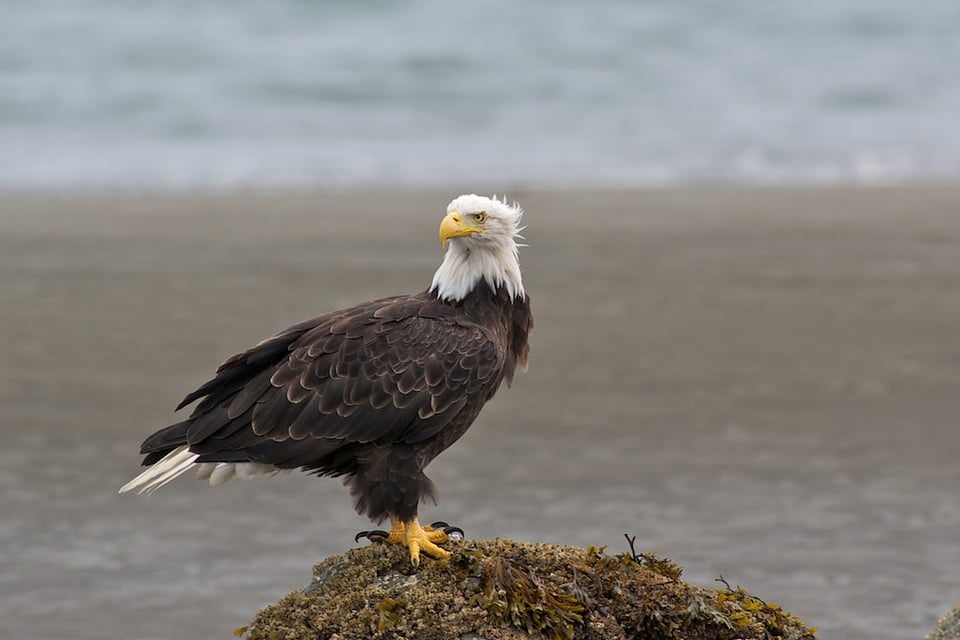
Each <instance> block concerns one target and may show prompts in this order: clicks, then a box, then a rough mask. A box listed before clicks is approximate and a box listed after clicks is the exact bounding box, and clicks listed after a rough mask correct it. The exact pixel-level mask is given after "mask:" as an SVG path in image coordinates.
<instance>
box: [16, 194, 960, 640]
mask: <svg viewBox="0 0 960 640" xmlns="http://www.w3.org/2000/svg"><path fill="white" fill-rule="evenodd" d="M460 191H461V190H458V189H451V190H447V191H443V192H435V193H426V192H417V193H403V192H399V193H389V192H379V193H364V194H251V195H233V196H215V195H209V196H193V195H191V196H187V195H184V196H171V195H165V196H135V195H125V196H111V197H102V198H101V197H95V196H85V197H76V198H66V197H22V198H20V197H12V196H8V197H5V198H3V199H0V309H2V311H0V340H2V354H3V358H2V360H0V434H2V436H3V443H4V445H3V447H2V448H0V637H5V638H6V637H9V638H31V639H47V638H49V639H51V640H52V639H62V638H77V639H84V638H90V639H93V638H97V639H102V638H118V639H119V638H143V639H153V638H157V639H160V638H170V637H194V638H215V637H232V636H231V632H232V630H233V629H234V628H235V627H239V626H242V625H244V624H246V623H247V622H248V621H249V620H250V618H251V617H252V616H253V614H254V613H255V612H256V610H257V609H258V608H260V607H261V606H263V605H265V604H268V603H270V602H273V601H275V600H276V599H277V598H279V597H280V596H281V595H283V594H285V593H286V592H287V591H289V590H290V589H291V588H293V587H295V586H297V585H300V584H305V583H306V582H307V581H308V580H309V571H310V567H311V565H312V564H313V563H314V562H315V561H317V560H319V559H321V558H323V557H325V556H327V555H329V554H332V553H339V552H341V551H343V550H344V549H345V548H348V547H349V546H351V544H352V536H353V533H354V532H356V531H357V530H360V529H364V528H368V523H367V522H366V521H365V520H364V519H363V518H361V517H359V516H357V515H356V514H354V513H353V511H352V509H351V506H350V500H349V497H348V496H347V494H346V492H345V490H344V489H343V488H342V487H341V486H340V485H339V483H338V482H337V481H336V480H329V479H325V480H316V479H313V478H310V477H306V476H303V475H299V474H291V475H288V476H284V477H280V478H275V479H271V480H258V481H255V482H246V483H240V482H236V483H233V484H232V485H230V486H227V487H224V488H221V489H210V488H209V487H207V486H205V485H203V484H201V483H198V482H196V481H195V480H192V479H181V480H179V481H177V482H176V483H174V484H172V485H171V486H169V487H166V488H165V489H164V490H162V491H160V492H159V493H157V494H155V495H154V496H151V497H149V498H143V497H140V498H138V497H133V496H118V495H117V493H116V491H117V488H118V487H119V486H120V485H121V484H123V483H124V482H125V481H126V480H128V479H129V478H130V477H132V475H133V474H135V473H136V472H137V470H138V469H137V464H138V460H139V459H138V456H137V455H136V450H137V447H138V445H139V443H140V441H141V440H142V438H143V437H144V436H145V435H147V434H148V433H150V432H152V431H153V430H155V429H156V428H159V427H161V426H164V425H166V424H169V423H171V422H173V421H175V419H176V416H175V415H174V414H173V412H172V410H173V407H174V406H175V405H176V404H177V402H178V401H179V400H180V398H182V397H183V395H185V394H186V393H187V392H188V391H190V390H192V389H194V388H195V387H196V386H197V385H199V384H200V383H202V382H203V381H204V380H206V379H207V377H208V376H209V375H210V374H211V373H212V372H213V370H214V369H215V368H216V366H217V365H218V364H219V363H220V362H221V361H222V360H223V359H224V358H225V357H226V356H228V355H230V354H231V353H233V352H235V351H237V350H239V349H241V348H244V347H246V346H249V345H251V344H253V343H255V342H256V341H258V340H260V339H261V338H263V337H266V336H267V335H268V334H271V333H273V332H275V331H277V330H279V329H282V328H284V327H286V326H288V325H290V324H292V323H293V322H295V321H298V320H300V319H303V318H305V317H308V316H311V315H315V314H316V313H319V312H322V311H326V310H330V309H333V308H335V307H338V306H342V305H346V304H349V303H351V302H357V301H361V300H366V299H369V298H372V297H375V296H381V295H389V294H392V293H397V292H402V291H414V290H419V289H422V288H425V287H426V285H427V284H428V283H429V281H430V277H431V275H432V273H433V270H434V269H435V267H436V265H437V264H438V262H439V259H440V250H439V247H438V246H437V240H436V227H437V225H438V223H439V220H440V218H441V216H442V211H443V209H444V207H445V205H446V202H447V201H448V200H449V199H450V198H451V197H452V196H453V195H456V194H457V193H459V192H460ZM510 196H511V197H512V198H516V199H517V200H519V201H520V202H521V204H523V206H524V207H525V209H526V211H527V217H526V222H527V224H528V225H529V228H528V231H527V232H526V235H527V238H528V241H529V244H530V246H529V247H527V248H525V249H523V251H522V254H521V262H522V264H523V267H524V273H525V283H526V286H527V289H528V291H529V293H530V294H531V297H532V300H533V305H534V311H535V314H536V317H537V330H536V333H535V335H534V337H533V344H532V348H533V351H532V354H531V370H530V372H529V373H528V374H526V375H521V376H519V377H518V379H517V381H516V383H515V384H514V387H513V389H510V390H506V389H504V390H501V392H500V394H499V395H498V396H497V398H496V399H495V400H494V401H493V402H492V403H491V404H490V405H488V407H487V408H486V409H485V411H484V413H483V414H482V415H481V418H480V420H479V421H478V423H477V424H475V425H474V427H473V428H472V429H471V431H470V432H469V433H468V434H467V436H465V437H464V439H463V440H461V441H460V442H459V443H457V444H456V445H455V446H454V447H453V448H452V449H450V450H449V451H447V452H446V453H445V454H443V455H442V456H440V458H438V459H437V461H435V462H434V463H433V465H431V467H430V468H429V470H428V474H429V475H430V476H431V478H432V479H433V480H434V481H435V483H436V484H437V486H438V487H439V492H440V504H439V506H438V507H432V506H429V507H426V508H425V509H424V510H423V514H424V519H425V520H428V521H429V520H431V519H439V518H443V519H444V520H447V521H450V522H455V523H457V524H459V525H461V526H462V527H463V528H464V529H465V530H466V531H467V534H468V536H471V537H475V538H490V537H495V536H507V537H513V538H517V539H521V540H544V541H549V542H556V543H563V544H581V545H586V544H594V545H603V544H607V545H610V550H611V551H621V550H625V549H626V546H625V543H624V542H623V539H622V534H623V533H624V532H629V533H631V534H635V535H636V536H637V538H638V547H639V548H640V549H643V550H649V551H653V550H655V551H658V552H659V553H660V554H662V555H665V556H667V557H669V558H671V559H673V560H675V561H677V562H678V563H679V564H680V565H681V566H683V567H684V568H685V574H684V575H685V577H686V578H688V579H689V580H691V581H693V582H697V583H700V584H703V585H710V584H711V583H712V581H713V580H714V579H715V578H717V577H718V576H719V575H721V574H722V575H723V577H724V578H725V579H726V580H728V581H729V582H730V583H731V584H739V585H742V586H744V587H745V588H746V589H748V590H749V591H750V592H752V593H754V594H756V595H759V596H760V597H763V598H764V599H766V600H769V601H775V602H777V603H779V604H781V605H783V606H784V607H785V608H788V609H791V610H792V611H793V612H794V613H796V614H798V615H799V616H800V617H801V618H802V619H803V620H804V621H805V622H807V623H808V624H810V625H814V626H819V627H820V629H821V632H820V634H819V637H821V638H825V639H831V638H834V639H847V638H861V637H862V638H867V637H869V638H873V639H890V640H893V639H894V638H896V639H900V638H908V637H921V636H922V635H923V634H924V633H925V632H927V631H928V630H929V629H930V628H932V627H933V625H934V624H935V622H936V620H937V618H938V616H939V615H941V614H942V613H944V612H945V611H947V610H948V609H949V608H950V607H951V606H952V605H953V604H954V603H955V602H956V600H957V599H958V598H960V578H958V575H960V574H958V571H957V569H958V567H960V533H958V531H960V498H958V496H960V473H958V471H957V461H956V456H957V451H958V450H960V428H958V418H960V399H958V390H960V338H958V335H960V334H958V324H960V322H958V320H960V188H957V187H916V188H876V189H853V188H849V189H848V188H837V189H733V188H706V187H704V188H688V189H678V190H672V189H664V190H646V191H614V190H611V191H583V192H557V193H546V192H526V191H522V190H513V191H512V192H511V193H510Z"/></svg>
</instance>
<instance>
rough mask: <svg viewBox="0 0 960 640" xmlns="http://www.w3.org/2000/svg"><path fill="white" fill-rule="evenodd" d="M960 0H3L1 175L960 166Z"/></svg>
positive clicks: (922, 170)
mask: <svg viewBox="0 0 960 640" xmlns="http://www.w3.org/2000/svg"><path fill="white" fill-rule="evenodd" d="M957 69H960V3H957V2H956V1H955V0H923V2H921V3H911V2H902V1H901V2H895V1H892V0H809V1H807V2H776V3H774V2H769V1H765V0H745V1H742V2H737V3H721V2H706V1H692V2H682V3H680V2H671V1H668V0H654V1H649V2H642V3H640V2H630V1H626V0H603V1H597V2H589V3H586V2H572V1H566V0H550V1H548V0H535V1H530V2H523V3H514V2H507V1H505V0H499V1H496V0H494V1H485V0H480V1H477V2H469V3H460V2H457V3H453V2H446V1H444V0H417V1H414V2H405V3H391V2H384V1H374V0H368V1H356V2H354V1H349V2H348V1H341V2H313V1H308V0H276V1H274V2H253V1H251V0H231V1H229V2H228V1H226V0H220V1H213V0H191V1H187V0H167V1H164V2H156V1H155V2H149V1H142V2H134V1H120V0H44V1H42V2H38V1H36V0H4V2H3V3H2V5H0V189H7V190H9V189H14V190H18V189H28V190H30V189H51V188H52V189H58V188H70V189H77V188H79V189H87V188H90V189H103V188H106V189H115V188H119V189H127V188H144V187H145V188H159V189H166V188H227V189H230V188H235V187H244V188H246V187H268V188H269V187H285V186H321V187H324V186H325V187H330V186H333V187H339V186H357V185H360V186H363V185H370V184H399V185H409V186H430V185H440V184H448V183H451V182H458V183H469V184H477V183H491V182H496V183H498V184H502V183H509V184H527V183H535V184H556V183H563V184H570V183H575V184H580V185H604V184H617V185H632V184H662V183H676V182H680V183H683V182H703V181H732V182H748V183H750V182H760V183H768V182H800V183H805V182H815V183H819V182H837V181H853V182H868V183H878V182H879V183H886V182H899V181H911V180H928V179H953V178H956V177H958V176H960V134H958V133H957V132H956V122H957V115H958V114H960V82H958V81H957V79H958V75H957Z"/></svg>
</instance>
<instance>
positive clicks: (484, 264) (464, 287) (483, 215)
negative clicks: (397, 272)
mask: <svg viewBox="0 0 960 640" xmlns="http://www.w3.org/2000/svg"><path fill="white" fill-rule="evenodd" d="M522 216H523V209H521V208H520V207H519V206H518V205H517V204H516V203H514V204H513V205H509V204H507V202H506V198H504V200H503V201H500V200H497V199H496V198H495V197H494V198H484V197H482V196H478V195H474V194H469V195H462V196H460V197H459V198H456V199H454V200H453V202H451V203H450V204H449V205H448V206H447V218H446V219H445V220H444V222H445V223H449V221H450V220H451V219H452V220H455V221H456V224H457V225H459V226H460V228H461V231H459V232H457V233H456V234H454V235H451V236H449V239H447V240H446V245H447V253H446V255H444V257H443V262H442V263H441V264H440V267H439V268H438V269H437V272H436V273H435V274H434V275H433V283H432V284H431V285H430V291H436V292H437V297H439V298H440V299H441V300H462V299H464V298H465V297H466V296H467V294H468V293H470V292H471V291H473V290H474V288H475V287H476V286H477V284H478V283H479V282H480V281H481V280H486V282H487V284H488V285H490V288H491V289H493V290H496V289H497V288H498V287H501V286H502V287H504V288H505V289H506V291H507V294H508V295H509V296H510V297H511V298H521V297H523V295H524V292H523V280H522V278H521V277H520V262H519V259H518V251H517V250H518V248H519V247H521V246H523V245H521V244H519V242H518V241H520V240H523V236H521V235H520V232H521V231H523V227H521V226H520V219H521V217H522Z"/></svg>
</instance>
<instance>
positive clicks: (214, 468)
mask: <svg viewBox="0 0 960 640" xmlns="http://www.w3.org/2000/svg"><path fill="white" fill-rule="evenodd" d="M197 457H198V455H197V454H196V453H191V452H190V449H188V448H187V446H186V445H184V446H182V447H178V448H177V449H174V450H173V451H171V452H170V453H168V454H167V455H166V456H164V457H163V458H162V459H160V460H159V461H158V462H157V463H156V464H155V465H153V466H151V467H150V468H149V469H147V470H146V471H144V472H143V473H141V474H140V475H138V476H137V477H136V478H134V479H133V480H131V481H130V482H128V483H127V484H125V485H123V486H122V487H120V493H127V492H128V491H133V490H137V493H147V494H150V493H153V492H154V491H156V490H157V489H159V488H160V487H162V486H164V485H165V484H167V483H168V482H170V481H171V480H174V479H175V478H177V477H179V476H180V475H182V474H184V473H185V472H186V471H187V470H189V469H190V468H191V467H194V466H195V467H196V469H197V478H198V479H199V480H207V481H209V482H210V486H211V487H219V486H220V485H222V484H226V483H228V482H230V481H231V480H233V479H234V478H240V479H242V480H250V479H253V478H256V477H257V476H263V475H267V476H272V475H275V474H276V473H278V472H279V471H280V470H279V469H277V468H276V467H275V466H273V465H272V464H260V463H258V462H202V463H199V464H198V463H197V462H196V460H197Z"/></svg>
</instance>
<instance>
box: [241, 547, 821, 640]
mask: <svg viewBox="0 0 960 640" xmlns="http://www.w3.org/2000/svg"><path fill="white" fill-rule="evenodd" d="M445 546H446V547H447V548H448V549H450V550H451V551H452V552H453V556H452V557H451V558H450V559H449V560H446V561H437V560H432V559H429V558H427V559H424V561H423V562H422V564H421V566H420V569H419V570H418V571H415V570H414V569H413V568H412V567H411V566H410V562H409V559H408V556H407V552H406V549H404V548H401V547H399V546H394V545H385V544H373V545H370V546H368V547H363V548H359V549H352V550H350V551H348V552H347V553H346V554H344V555H341V556H333V557H331V558H328V559H327V560H325V561H323V562H321V563H320V564H318V565H317V566H316V567H314V580H313V582H311V583H310V584H309V585H308V586H307V587H306V588H304V589H298V590H297V591H294V592H293V593H290V594H289V595H287V596H286V597H284V598H283V599H282V600H280V602H278V603H276V604H274V605H271V606H268V607H266V608H265V609H264V610H263V611H261V612H260V613H259V614H257V617H256V618H255V619H254V620H253V622H252V623H251V624H250V626H249V627H245V628H243V629H238V630H237V633H238V635H244V634H245V636H246V638H247V640H299V639H302V638H311V639H317V638H324V639H330V640H359V639H361V638H418V639H422V640H448V639H450V638H460V639H461V640H520V639H527V638H551V639H558V640H568V639H569V640H572V639H574V638H583V639H591V640H593V639H595V640H606V639H614V638H617V639H619V638H634V637H636V638H644V639H645V640H647V639H649V640H656V639H661V638H662V639H664V640H667V639H679V638H690V637H696V638H703V639H704V640H714V639H716V640H720V639H723V640H734V639H736V638H769V637H777V638H781V639H782V640H813V638H814V633H815V631H816V629H813V628H810V627H807V626H806V625H804V624H803V623H802V622H801V621H800V620H799V619H797V618H796V617H794V616H792V615H791V614H790V613H788V612H785V611H783V610H782V609H781V608H780V607H779V606H777V605H775V604H772V603H766V602H764V601H763V600H761V599H759V598H757V597H755V596H752V595H750V594H749V593H747V592H746V591H744V590H743V589H740V588H732V587H730V586H729V585H727V584H726V583H724V587H723V588H719V589H704V588H701V587H697V586H694V585H690V584H687V583H685V582H683V581H682V580H680V572H681V570H680V568H679V567H677V566H676V565H675V564H673V563H671V562H670V561H669V560H666V559H662V558H658V557H657V556H656V555H654V554H636V553H634V552H633V551H632V550H631V552H630V553H621V554H618V555H614V556H610V555H607V554H606V553H604V550H603V549H596V548H593V547H590V548H587V549H582V548H579V547H563V546H556V545H548V544H541V543H519V542H514V541H512V540H505V539H498V540H485V541H479V540H470V541H460V542H451V543H448V544H445Z"/></svg>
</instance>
